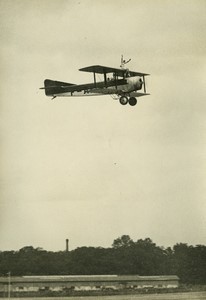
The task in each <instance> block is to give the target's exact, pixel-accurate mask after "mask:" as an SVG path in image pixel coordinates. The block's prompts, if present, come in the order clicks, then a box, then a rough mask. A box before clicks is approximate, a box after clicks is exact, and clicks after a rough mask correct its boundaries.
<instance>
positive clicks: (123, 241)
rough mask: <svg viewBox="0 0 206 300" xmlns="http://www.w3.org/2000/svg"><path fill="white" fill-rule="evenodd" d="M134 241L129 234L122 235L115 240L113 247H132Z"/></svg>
mask: <svg viewBox="0 0 206 300" xmlns="http://www.w3.org/2000/svg"><path fill="white" fill-rule="evenodd" d="M133 243H134V242H133V240H132V239H131V238H130V236H129V235H122V236H121V237H119V238H117V239H116V240H114V242H113V244H112V247H113V248H115V249H117V248H121V247H130V246H131V245H132V244H133Z"/></svg>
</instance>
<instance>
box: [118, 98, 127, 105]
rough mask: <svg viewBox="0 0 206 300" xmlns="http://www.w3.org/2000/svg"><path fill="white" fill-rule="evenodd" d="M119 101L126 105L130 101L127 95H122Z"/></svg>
mask: <svg viewBox="0 0 206 300" xmlns="http://www.w3.org/2000/svg"><path fill="white" fill-rule="evenodd" d="M119 102H120V103H121V104H122V105H126V104H127V103H128V98H127V97H126V96H121V97H120V98H119Z"/></svg>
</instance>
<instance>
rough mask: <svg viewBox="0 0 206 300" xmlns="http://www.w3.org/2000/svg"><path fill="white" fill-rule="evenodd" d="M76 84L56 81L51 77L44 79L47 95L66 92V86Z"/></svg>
mask: <svg viewBox="0 0 206 300" xmlns="http://www.w3.org/2000/svg"><path fill="white" fill-rule="evenodd" d="M71 85H74V84H73V83H68V82H62V81H54V80H50V79H45V80H44V87H43V88H41V89H44V90H45V94H46V96H53V95H54V94H58V93H62V92H65V88H66V87H67V86H68V87H69V86H71Z"/></svg>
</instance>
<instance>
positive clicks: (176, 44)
mask: <svg viewBox="0 0 206 300" xmlns="http://www.w3.org/2000/svg"><path fill="white" fill-rule="evenodd" d="M205 16H206V1H205V0H202V1H201V0H187V1H186V0H155V1H154V0H145V1H142V0H127V1H126V0H125V1H123V0H118V1H116V0H105V1H103V0H100V1H96V0H93V1H92V0H84V1H83V0H77V1H75V0H74V1H73V0H0V30H1V48H0V55H1V60H0V68H1V80H0V97H1V100H0V101H1V102H0V104H1V121H0V122H1V127H0V128H1V131H0V134H1V156H0V172H1V173H0V179H1V190H0V250H1V251H4V250H18V249H20V248H22V247H24V246H30V245H32V246H33V247H42V248H44V249H46V250H52V251H57V250H64V249H65V239H66V238H69V240H70V249H75V248H76V247H81V246H95V247H97V246H101V247H110V246H111V245H112V242H113V240H114V239H116V238H117V237H120V236H121V235H123V234H127V235H129V236H130V237H131V238H132V239H133V240H134V241H136V240H138V239H144V238H147V237H150V238H151V239H152V240H153V241H154V242H155V243H156V244H157V245H159V246H165V247H167V246H173V245H174V244H176V243H180V242H183V243H188V244H191V245H196V244H206V201H205V200H206V84H205V80H206V38H205V37H206V18H205ZM121 54H124V57H125V59H129V58H131V59H132V60H131V62H130V63H129V65H128V67H129V68H130V69H131V70H133V71H139V72H145V73H150V74H151V76H149V77H147V89H148V92H149V93H151V95H150V96H147V97H142V98H138V104H137V106H135V107H131V106H129V105H127V106H122V105H120V104H119V102H118V101H114V100H112V98H111V97H110V96H103V97H86V98H57V99H55V100H53V101H51V100H50V98H48V97H46V96H45V95H44V91H43V90H39V87H41V86H43V81H44V79H45V78H49V79H54V80H60V81H66V82H71V83H88V82H92V80H93V76H92V74H89V73H84V72H79V71H78V69H79V68H82V67H86V66H89V65H93V64H100V65H106V66H113V67H119V65H120V58H121Z"/></svg>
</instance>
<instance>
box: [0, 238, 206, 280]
mask: <svg viewBox="0 0 206 300" xmlns="http://www.w3.org/2000/svg"><path fill="white" fill-rule="evenodd" d="M8 272H11V274H12V276H23V275H103V274H118V275H132V274H137V275H142V276H152V275H178V276H179V278H180V281H181V282H182V283H188V284H206V246H203V245H196V246H189V245H187V244H184V243H179V244H176V245H175V246H173V247H172V248H171V247H168V248H163V247H159V246H157V245H156V244H155V243H153V241H152V240H151V239H150V238H146V239H139V240H137V241H136V242H134V241H133V240H132V239H131V238H130V237H129V236H128V235H123V236H121V237H119V238H117V239H115V240H114V242H113V244H112V247H111V248H102V247H79V248H76V249H75V250H72V251H69V252H66V251H58V252H51V251H46V250H44V249H42V248H33V247H32V246H26V247H23V248H21V249H20V250H19V251H1V252H0V275H1V276H7V275H6V274H8Z"/></svg>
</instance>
